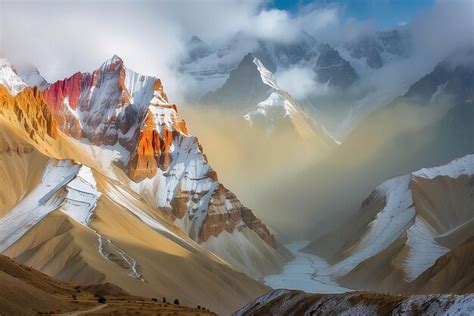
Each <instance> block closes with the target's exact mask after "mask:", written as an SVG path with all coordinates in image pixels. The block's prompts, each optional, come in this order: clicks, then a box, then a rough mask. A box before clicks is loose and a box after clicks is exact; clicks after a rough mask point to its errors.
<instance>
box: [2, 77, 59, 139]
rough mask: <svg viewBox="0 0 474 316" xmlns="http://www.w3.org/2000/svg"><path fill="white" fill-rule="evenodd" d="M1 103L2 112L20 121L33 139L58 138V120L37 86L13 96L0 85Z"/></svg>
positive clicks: (11, 118)
mask: <svg viewBox="0 0 474 316" xmlns="http://www.w3.org/2000/svg"><path fill="white" fill-rule="evenodd" d="M0 104H1V105H0V112H2V114H4V115H5V116H6V117H8V118H9V119H10V120H15V121H16V122H18V123H19V124H20V125H21V126H22V127H23V128H24V130H25V131H26V132H27V133H28V134H29V136H30V138H31V139H33V140H35V141H38V140H39V139H42V138H44V137H45V136H49V137H51V138H56V136H57V124H56V120H55V118H54V116H53V114H52V113H51V110H50V109H49V107H48V105H47V104H46V102H45V101H44V99H43V96H42V93H41V91H39V90H38V89H37V88H36V87H34V88H26V89H24V90H23V91H21V92H20V93H18V94H17V95H16V96H15V97H13V96H11V95H10V94H9V93H8V91H7V90H6V89H5V88H4V87H3V86H0Z"/></svg>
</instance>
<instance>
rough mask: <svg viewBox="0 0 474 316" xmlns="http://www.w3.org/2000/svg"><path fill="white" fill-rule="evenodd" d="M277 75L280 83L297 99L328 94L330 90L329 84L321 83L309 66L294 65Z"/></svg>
mask: <svg viewBox="0 0 474 316" xmlns="http://www.w3.org/2000/svg"><path fill="white" fill-rule="evenodd" d="M275 76H276V78H277V82H278V85H279V86H280V87H281V88H282V89H284V90H286V91H288V92H289V93H290V94H291V95H293V97H295V98H297V99H303V98H306V97H308V96H320V95H326V94H327V93H328V92H329V87H328V85H327V84H322V83H319V82H318V81H317V80H316V75H315V73H314V72H313V71H312V70H311V69H309V68H302V67H292V68H289V69H287V70H283V71H281V72H278V73H276V74H275Z"/></svg>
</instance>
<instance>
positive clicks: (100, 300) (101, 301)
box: [97, 296, 107, 304]
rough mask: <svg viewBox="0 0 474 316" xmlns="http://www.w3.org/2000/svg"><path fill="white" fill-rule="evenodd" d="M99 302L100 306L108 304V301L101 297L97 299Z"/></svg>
mask: <svg viewBox="0 0 474 316" xmlns="http://www.w3.org/2000/svg"><path fill="white" fill-rule="evenodd" d="M97 302H99V303H100V304H105V303H107V299H106V298H105V297H104V296H99V297H98V298H97Z"/></svg>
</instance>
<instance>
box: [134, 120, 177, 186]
mask: <svg viewBox="0 0 474 316" xmlns="http://www.w3.org/2000/svg"><path fill="white" fill-rule="evenodd" d="M172 142H173V133H172V132H170V131H169V130H168V129H167V128H166V126H163V127H162V130H161V134H160V133H159V132H158V131H157V130H156V128H155V120H154V118H153V115H152V113H151V112H148V114H147V116H146V120H145V125H144V126H143V129H142V131H141V132H140V136H139V139H138V145H137V149H136V151H134V152H133V153H132V154H131V157H130V160H129V163H128V176H129V177H130V179H132V180H133V181H135V182H140V181H142V180H144V179H146V178H152V177H154V176H155V174H156V172H157V170H158V168H160V169H161V170H166V169H167V168H168V166H169V163H170V162H171V151H170V146H171V144H172Z"/></svg>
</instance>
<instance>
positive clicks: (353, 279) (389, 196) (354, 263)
mask: <svg viewBox="0 0 474 316" xmlns="http://www.w3.org/2000/svg"><path fill="white" fill-rule="evenodd" d="M473 166H474V155H468V156H465V157H463V158H460V159H457V160H454V161H452V162H450V163H449V164H447V165H444V166H439V167H433V168H425V169H421V170H419V171H417V172H413V173H411V174H410V175H405V176H401V177H397V178H393V179H391V180H388V181H386V182H384V183H383V184H381V185H379V186H378V187H377V188H376V189H375V190H374V191H373V193H372V194H371V195H370V197H369V198H367V199H366V200H365V201H364V203H363V206H362V208H361V209H360V210H359V211H358V212H356V213H354V215H353V216H352V217H351V218H350V219H349V220H348V221H347V222H346V224H344V225H342V226H341V229H336V231H337V233H335V232H333V233H329V234H327V235H326V236H323V237H322V238H320V239H318V240H316V241H314V242H313V243H312V244H311V245H310V246H309V247H308V248H307V250H308V251H312V252H316V253H319V254H323V255H324V256H326V257H328V258H329V259H330V260H331V262H332V263H333V264H332V265H331V266H330V267H329V268H328V269H327V270H326V271H323V272H320V273H323V274H327V275H330V276H332V277H333V278H336V279H338V280H339V281H341V282H342V284H344V285H347V286H349V284H350V285H351V286H352V287H358V286H361V287H362V288H366V289H376V290H388V291H393V292H396V291H398V290H400V289H401V288H402V287H403V286H404V285H405V284H407V283H409V282H411V281H414V280H415V279H416V278H417V277H418V276H420V275H421V274H422V273H423V272H424V271H426V270H427V269H428V268H430V267H431V266H432V265H433V264H434V263H435V262H436V260H437V259H438V258H440V257H441V256H443V255H444V254H446V253H447V252H448V251H450V250H451V249H454V248H455V247H457V246H458V245H459V244H461V243H462V242H463V241H465V240H466V239H467V238H469V237H471V236H472V232H470V231H469V229H463V227H464V226H466V225H469V223H470V222H472V220H473V218H474V204H473V201H472V194H471V193H472V189H473V187H472V178H473V177H474V172H473V171H474V169H473ZM362 212H363V213H362ZM344 227H346V228H344ZM341 232H345V234H343V235H342V236H341ZM319 245H321V246H319ZM323 245H324V246H323ZM328 245H332V246H328ZM368 271H371V272H370V273H368ZM376 271H379V272H376ZM382 271H383V272H382Z"/></svg>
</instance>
